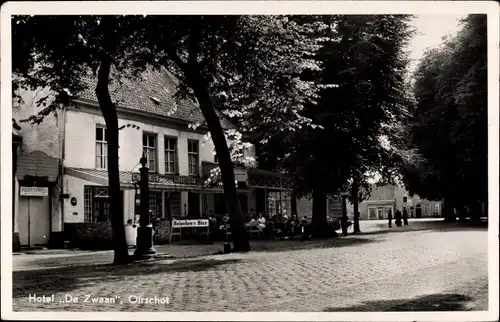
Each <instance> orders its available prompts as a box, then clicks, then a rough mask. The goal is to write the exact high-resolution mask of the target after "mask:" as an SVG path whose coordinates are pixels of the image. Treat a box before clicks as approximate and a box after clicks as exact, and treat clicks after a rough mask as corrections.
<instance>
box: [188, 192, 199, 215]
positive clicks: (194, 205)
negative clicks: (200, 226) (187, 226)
mask: <svg viewBox="0 0 500 322" xmlns="http://www.w3.org/2000/svg"><path fill="white" fill-rule="evenodd" d="M200 213H201V209H200V194H199V193H197V192H188V216H189V217H191V218H200Z"/></svg>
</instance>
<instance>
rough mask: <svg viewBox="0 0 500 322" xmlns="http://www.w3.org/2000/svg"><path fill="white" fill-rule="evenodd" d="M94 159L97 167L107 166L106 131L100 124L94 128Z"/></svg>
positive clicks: (104, 167) (103, 167)
mask: <svg viewBox="0 0 500 322" xmlns="http://www.w3.org/2000/svg"><path fill="white" fill-rule="evenodd" d="M95 159H96V162H95V166H96V168H97V169H107V168H108V131H107V130H106V128H105V127H104V126H102V125H97V127H96V129H95Z"/></svg>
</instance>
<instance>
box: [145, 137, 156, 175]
mask: <svg viewBox="0 0 500 322" xmlns="http://www.w3.org/2000/svg"><path fill="white" fill-rule="evenodd" d="M142 153H144V155H145V156H146V158H147V159H148V163H147V165H148V168H149V171H151V172H157V171H158V169H157V162H156V134H152V133H143V134H142Z"/></svg>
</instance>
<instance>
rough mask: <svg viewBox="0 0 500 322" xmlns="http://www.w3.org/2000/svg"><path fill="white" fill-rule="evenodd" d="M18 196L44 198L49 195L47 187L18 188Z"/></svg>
mask: <svg viewBox="0 0 500 322" xmlns="http://www.w3.org/2000/svg"><path fill="white" fill-rule="evenodd" d="M19 195H20V196H23V197H46V196H48V195H49V188H48V187H20V190H19Z"/></svg>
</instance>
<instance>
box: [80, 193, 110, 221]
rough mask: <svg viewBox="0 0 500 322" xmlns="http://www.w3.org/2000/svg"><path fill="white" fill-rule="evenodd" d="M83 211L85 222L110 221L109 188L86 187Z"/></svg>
mask: <svg viewBox="0 0 500 322" xmlns="http://www.w3.org/2000/svg"><path fill="white" fill-rule="evenodd" d="M83 211H84V221H85V222H91V223H92V222H107V221H109V220H110V214H109V196H108V188H106V187H90V186H85V187H84V193H83Z"/></svg>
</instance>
